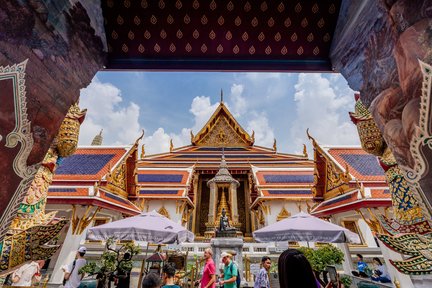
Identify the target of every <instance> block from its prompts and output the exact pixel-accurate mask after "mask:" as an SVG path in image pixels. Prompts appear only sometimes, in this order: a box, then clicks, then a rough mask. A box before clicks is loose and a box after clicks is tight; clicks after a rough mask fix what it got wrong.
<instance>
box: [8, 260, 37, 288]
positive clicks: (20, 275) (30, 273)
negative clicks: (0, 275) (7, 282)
mask: <svg viewBox="0 0 432 288" xmlns="http://www.w3.org/2000/svg"><path fill="white" fill-rule="evenodd" d="M44 264H45V260H38V261H33V262H30V263H28V264H24V265H23V266H21V267H20V268H18V270H16V271H15V272H14V273H13V274H12V286H21V287H30V286H32V281H34V282H39V281H40V280H41V278H42V275H41V272H40V271H41V269H42V267H43V266H44Z"/></svg>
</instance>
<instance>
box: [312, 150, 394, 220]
mask: <svg viewBox="0 0 432 288" xmlns="http://www.w3.org/2000/svg"><path fill="white" fill-rule="evenodd" d="M313 142H314V148H315V159H316V161H317V163H318V165H317V171H316V174H317V175H318V176H319V177H316V178H317V179H316V181H315V184H314V186H315V187H321V188H322V189H317V192H316V193H315V199H316V200H318V201H319V200H320V199H321V201H322V199H324V201H322V202H320V203H319V204H318V205H317V206H316V207H314V208H313V209H312V211H311V214H314V215H315V216H329V215H332V214H336V213H342V212H345V211H350V210H356V209H359V208H372V207H388V206H391V195H390V192H389V188H388V185H387V183H386V178H385V175H384V170H383V169H382V168H381V166H380V165H379V163H378V160H377V159H376V156H373V155H370V154H367V153H366V152H365V151H364V150H363V149H362V148H361V147H352V146H350V147H333V146H320V145H318V144H317V143H316V142H315V141H313ZM342 176H344V177H342ZM343 178H344V180H343Z"/></svg>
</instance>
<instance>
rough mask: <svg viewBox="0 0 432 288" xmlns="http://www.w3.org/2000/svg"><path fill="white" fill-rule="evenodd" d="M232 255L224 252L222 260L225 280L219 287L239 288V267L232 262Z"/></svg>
mask: <svg viewBox="0 0 432 288" xmlns="http://www.w3.org/2000/svg"><path fill="white" fill-rule="evenodd" d="M231 258H232V255H231V254H229V253H227V252H222V254H221V259H222V263H223V264H224V265H225V266H224V272H223V280H222V281H220V282H219V285H223V287H224V288H239V287H237V283H236V282H237V266H236V265H235V264H234V263H233V261H232V260H231Z"/></svg>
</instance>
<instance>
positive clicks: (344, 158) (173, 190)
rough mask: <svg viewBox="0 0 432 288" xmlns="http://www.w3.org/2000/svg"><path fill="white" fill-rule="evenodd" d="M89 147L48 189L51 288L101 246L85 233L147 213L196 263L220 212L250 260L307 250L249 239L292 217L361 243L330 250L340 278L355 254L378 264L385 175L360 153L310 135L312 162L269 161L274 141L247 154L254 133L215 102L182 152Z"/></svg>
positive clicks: (386, 201) (275, 155)
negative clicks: (54, 226)
mask: <svg viewBox="0 0 432 288" xmlns="http://www.w3.org/2000/svg"><path fill="white" fill-rule="evenodd" d="M95 138H96V139H95V141H93V142H94V143H93V145H92V146H83V147H78V149H77V150H76V152H75V153H74V154H73V155H72V156H70V157H67V158H64V159H63V160H62V162H61V164H60V165H59V167H58V168H57V170H56V173H55V176H54V177H53V181H52V184H51V185H50V187H49V190H48V201H47V211H57V210H58V211H59V213H58V216H63V217H65V218H67V219H70V220H71V221H70V225H69V226H68V228H67V229H65V230H64V232H63V234H62V235H61V236H60V241H59V242H63V245H62V248H61V250H60V252H58V253H57V254H55V255H54V257H53V258H52V263H51V264H50V268H51V269H53V276H52V278H51V280H50V282H51V283H57V282H59V281H61V277H62V273H60V272H58V271H60V269H59V268H60V267H61V265H63V264H64V263H68V261H71V259H72V258H73V257H74V253H73V251H75V250H76V248H78V246H79V245H80V243H81V244H85V245H87V246H88V247H90V248H91V247H94V249H96V250H97V247H99V246H100V245H101V243H99V242H88V241H86V240H85V237H86V229H87V228H88V227H91V226H96V225H100V224H104V223H107V222H109V221H113V220H117V219H121V218H123V217H127V216H131V215H136V214H139V213H141V212H147V211H152V210H155V211H157V212H159V213H160V214H162V215H164V216H166V217H168V218H170V219H171V220H174V221H176V222H178V223H181V224H182V225H184V226H185V227H187V228H188V229H189V230H190V231H192V232H193V233H194V234H195V243H184V244H182V249H183V250H184V251H190V252H193V253H194V254H195V255H201V254H202V253H203V250H204V248H206V247H208V246H209V242H210V239H211V238H213V237H214V236H215V231H216V228H217V227H218V225H219V219H220V217H221V213H222V210H223V209H225V211H226V215H227V217H228V222H229V225H230V226H231V227H234V228H236V234H237V236H238V237H242V238H243V239H244V242H245V244H244V246H243V254H244V255H247V256H248V257H249V258H250V259H259V258H260V257H262V256H263V255H271V254H273V255H274V256H275V257H277V255H278V254H279V253H280V252H281V251H282V249H285V248H286V247H288V246H291V247H298V246H300V245H306V243H297V242H290V243H282V244H281V243H256V242H255V241H254V240H253V238H252V232H253V231H254V230H256V229H259V228H261V227H263V226H266V225H269V224H272V223H274V222H276V221H280V220H282V219H284V218H286V217H288V216H290V215H294V214H296V213H298V212H300V211H303V212H309V213H311V214H313V215H315V216H319V217H324V218H326V219H331V220H330V221H332V222H334V223H337V224H340V225H343V226H345V227H346V228H348V229H350V230H352V231H353V232H355V233H358V234H359V235H360V238H361V241H362V243H361V244H360V245H339V246H340V247H341V248H342V249H347V250H345V251H346V252H347V253H346V255H348V256H347V259H346V260H349V261H346V263H348V264H346V267H344V269H345V270H346V272H349V271H350V269H352V266H353V261H352V260H353V259H354V257H355V254H356V253H362V254H365V256H366V257H368V258H371V257H375V256H380V255H381V251H380V249H379V248H378V247H377V242H376V240H375V238H374V236H375V235H374V233H376V232H380V231H382V230H379V229H380V227H381V226H380V225H379V224H378V223H377V221H376V215H375V212H377V214H383V213H387V214H388V213H391V212H389V208H390V207H391V205H392V200H391V196H390V192H389V187H388V185H387V184H386V178H385V177H384V170H383V169H382V168H381V167H380V166H379V164H378V162H377V161H376V158H375V157H374V156H373V155H369V154H367V153H366V152H365V151H364V150H362V149H361V148H360V147H326V146H320V145H319V144H317V142H316V141H315V139H313V138H312V137H311V136H310V138H311V139H312V144H313V146H314V156H313V158H314V159H313V160H311V159H309V155H308V153H307V151H306V148H305V147H306V146H305V147H304V151H303V154H301V155H294V154H286V153H281V152H278V151H277V145H276V141H275V143H274V145H273V147H271V148H268V147H261V146H258V145H255V144H254V140H255V139H254V132H253V131H252V133H251V134H249V133H247V132H246V131H245V130H244V129H243V128H242V127H241V126H240V124H239V123H238V122H237V121H236V119H235V118H234V117H233V115H232V114H231V113H230V111H229V110H228V108H227V107H226V105H225V104H224V102H223V101H221V102H220V104H219V106H218V108H217V109H216V111H215V112H214V113H213V115H212V116H211V117H210V119H209V120H208V122H207V123H206V124H205V125H204V127H203V128H202V129H201V130H200V131H199V132H198V133H197V134H196V135H194V134H192V133H191V144H190V145H187V146H184V147H179V148H174V145H173V143H172V141H171V147H170V151H168V152H166V153H161V154H156V155H146V154H145V149H144V145H142V146H141V149H139V140H141V138H142V136H141V137H140V138H139V139H137V140H136V141H135V143H134V144H132V145H125V146H115V147H114V146H104V145H102V132H101V133H100V134H99V135H97V136H96V137H95ZM95 143H96V144H95ZM378 212H379V213H378ZM387 214H386V215H387ZM312 245H313V244H312ZM318 245H319V243H318ZM90 250H91V249H90ZM350 256H351V257H350Z"/></svg>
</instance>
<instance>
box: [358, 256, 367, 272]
mask: <svg viewBox="0 0 432 288" xmlns="http://www.w3.org/2000/svg"><path fill="white" fill-rule="evenodd" d="M367 267H368V265H367V264H366V263H365V262H363V256H362V255H361V254H357V270H358V273H359V275H360V276H361V277H368V275H367V274H366V273H365V269H366V268H367Z"/></svg>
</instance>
